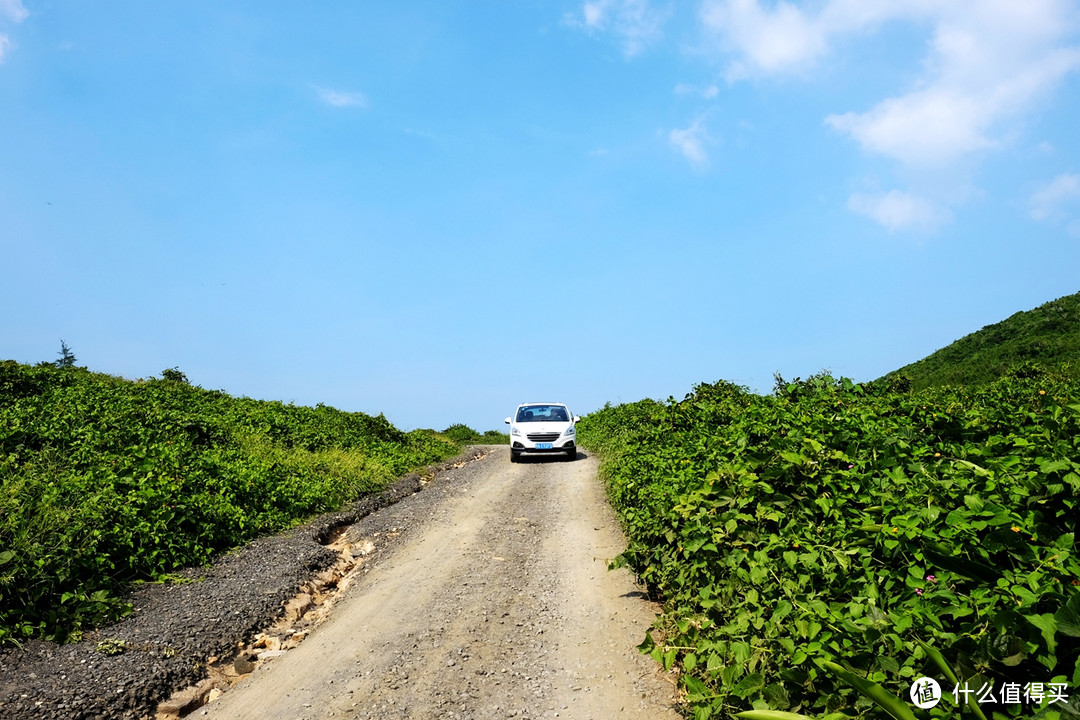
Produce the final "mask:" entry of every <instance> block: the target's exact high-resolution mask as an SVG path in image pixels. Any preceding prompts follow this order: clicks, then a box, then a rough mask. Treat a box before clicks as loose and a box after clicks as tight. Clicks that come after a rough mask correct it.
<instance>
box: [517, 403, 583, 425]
mask: <svg viewBox="0 0 1080 720" xmlns="http://www.w3.org/2000/svg"><path fill="white" fill-rule="evenodd" d="M515 422H519V423H522V422H570V415H569V413H567V412H566V408H565V407H563V406H562V405H523V406H521V407H519V408H518V411H517V420H515Z"/></svg>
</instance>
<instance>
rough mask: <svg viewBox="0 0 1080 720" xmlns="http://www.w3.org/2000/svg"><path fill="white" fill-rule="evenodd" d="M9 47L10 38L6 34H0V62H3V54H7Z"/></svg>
mask: <svg viewBox="0 0 1080 720" xmlns="http://www.w3.org/2000/svg"><path fill="white" fill-rule="evenodd" d="M10 47H11V40H9V39H8V36H7V35H0V62H4V55H6V54H7V51H8V48H10Z"/></svg>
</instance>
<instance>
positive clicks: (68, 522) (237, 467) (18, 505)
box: [0, 361, 475, 642]
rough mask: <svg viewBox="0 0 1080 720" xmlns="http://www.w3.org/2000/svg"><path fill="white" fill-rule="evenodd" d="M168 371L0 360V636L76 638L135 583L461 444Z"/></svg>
mask: <svg viewBox="0 0 1080 720" xmlns="http://www.w3.org/2000/svg"><path fill="white" fill-rule="evenodd" d="M166 375H167V377H169V378H172V379H161V380H157V379H153V380H145V381H130V380H123V379H121V378H116V377H112V376H109V375H104V374H100V373H92V372H88V371H87V370H85V369H80V368H63V369H60V368H55V367H50V366H44V365H41V366H35V367H31V366H26V365H19V364H17V363H15V362H12V361H5V362H0V642H5V641H6V642H10V641H18V640H19V639H20V638H26V637H33V636H45V637H51V638H55V639H57V640H63V639H65V638H68V637H71V636H72V635H73V634H77V633H78V631H79V628H80V627H84V626H88V625H92V624H95V623H98V622H100V621H102V620H107V619H110V618H115V617H117V616H118V615H122V614H123V613H124V612H125V611H126V607H125V605H124V603H123V602H121V601H120V600H119V599H118V598H119V596H120V595H121V593H122V591H123V588H124V587H125V585H126V584H127V583H130V582H131V581H135V580H153V579H158V578H162V577H166V576H167V575H168V574H169V573H170V572H172V571H175V570H177V569H178V568H182V567H186V566H191V565H197V564H199V563H203V562H205V561H206V560H207V559H209V558H210V557H211V556H212V555H213V554H214V553H216V552H219V551H222V550H225V549H228V548H231V547H235V546H238V545H240V544H242V543H244V542H247V541H248V540H250V539H252V538H254V537H257V536H259V535H263V534H267V533H273V532H277V531H279V530H282V529H284V528H287V527H290V526H292V525H295V524H297V523H299V522H301V521H302V520H304V519H305V518H308V517H311V516H313V515H316V514H319V513H323V512H327V511H332V510H337V509H339V508H340V507H342V506H343V505H344V504H346V503H348V502H349V501H351V500H354V499H356V498H358V497H359V496H361V495H364V494H365V493H370V492H373V491H377V490H379V489H380V488H382V487H383V486H385V485H386V484H388V483H389V482H390V481H392V480H394V479H395V478H397V477H399V476H401V475H403V474H405V473H406V472H408V471H410V470H413V469H415V468H418V467H422V466H425V465H427V464H430V463H433V462H437V461H439V460H441V459H444V458H446V457H449V456H451V455H453V454H455V453H456V452H458V451H459V445H458V443H457V442H455V441H454V440H453V439H451V438H447V437H446V436H444V435H442V434H439V433H435V432H434V431H430V430H417V431H413V432H409V433H405V432H402V431H400V430H398V429H397V428H395V427H394V426H393V425H391V424H390V423H389V422H388V421H387V420H386V419H385V418H384V417H382V416H381V415H379V416H377V417H372V416H369V415H365V414H363V413H347V412H342V411H340V410H335V409H334V408H330V407H325V406H322V405H320V406H318V407H314V408H311V407H296V406H294V405H286V404H282V403H280V402H265V401H258V400H251V399H249V398H235V397H231V396H229V395H226V394H225V393H221V392H216V391H211V390H203V389H202V388H198V387H193V386H191V385H189V384H187V382H185V381H183V380H181V379H178V378H183V375H182V374H181V373H179V372H175V373H166ZM465 430H468V428H465ZM470 432H471V431H470ZM474 434H475V433H474Z"/></svg>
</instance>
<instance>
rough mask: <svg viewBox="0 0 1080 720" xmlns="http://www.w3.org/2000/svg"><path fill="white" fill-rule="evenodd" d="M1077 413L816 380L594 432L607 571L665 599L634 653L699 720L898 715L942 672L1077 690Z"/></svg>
mask: <svg viewBox="0 0 1080 720" xmlns="http://www.w3.org/2000/svg"><path fill="white" fill-rule="evenodd" d="M778 385H780V383H778ZM901 387H902V383H901ZM1078 402H1080V382H1077V381H1075V380H1072V379H1061V378H1052V377H1051V376H1048V375H1045V374H1042V375H1040V374H1035V375H1034V376H1031V374H1029V373H1017V374H1014V375H1011V376H1008V377H1005V378H1003V379H1001V380H999V381H997V382H996V383H993V384H991V385H989V386H985V387H982V388H980V389H977V390H965V389H953V388H943V389H935V390H926V391H922V392H919V393H914V394H912V393H910V392H908V391H907V390H906V388H904V389H903V391H898V389H896V388H895V386H894V389H890V387H889V386H888V385H887V384H877V385H875V386H874V387H873V388H864V387H862V386H860V385H857V384H854V383H852V382H850V381H847V380H836V379H833V378H831V377H828V376H827V375H822V376H815V377H814V378H811V379H809V380H807V381H798V382H795V383H784V384H782V386H781V387H778V389H777V393H776V394H775V395H773V396H768V397H763V396H758V395H753V394H750V393H748V392H746V391H745V390H744V389H742V388H739V387H737V386H734V385H731V384H728V383H716V384H713V385H699V386H697V387H696V388H694V392H693V393H692V394H690V395H687V396H686V398H685V399H684V400H682V401H678V402H676V401H674V400H669V401H668V402H666V403H657V402H653V401H648V400H646V401H641V402H639V403H633V404H629V405H620V406H616V407H607V408H605V409H603V410H601V411H599V412H596V413H594V414H592V415H589V416H588V417H586V418H585V419H584V420H583V421H582V423H581V424H580V425H579V437H580V438H581V441H582V443H583V444H584V445H585V446H586V447H588V448H590V449H594V450H596V451H597V452H598V453H599V454H600V456H601V458H602V475H603V477H604V479H605V481H606V483H607V487H608V491H609V495H610V497H611V500H612V502H613V505H614V506H615V507H616V509H617V511H618V512H619V514H620V517H621V520H622V523H623V525H624V527H625V529H626V532H627V535H628V540H629V546H628V547H627V549H626V551H625V552H624V553H623V554H622V555H621V556H620V557H619V559H618V560H617V564H625V565H628V566H629V567H630V568H632V569H633V570H634V571H635V572H636V573H637V574H638V575H639V576H640V577H641V579H642V580H644V581H645V582H647V583H648V586H649V587H650V589H651V591H652V592H653V593H654V595H655V596H656V597H657V598H658V599H660V600H661V601H662V602H663V607H664V613H663V615H662V617H661V619H660V620H659V621H658V622H659V629H660V630H661V637H662V638H663V639H662V641H660V642H656V641H654V640H653V639H652V638H648V639H647V640H646V641H645V643H643V645H642V649H643V650H644V651H646V652H649V653H651V654H652V655H653V656H654V657H655V658H657V659H658V660H659V661H660V662H662V663H663V664H664V666H665V667H668V668H671V667H673V666H677V667H678V668H680V670H681V683H682V686H683V688H684V689H685V690H686V693H687V700H688V702H689V704H690V708H691V711H692V713H693V715H694V717H695V718H708V717H725V716H727V714H728V713H733V712H738V711H749V710H757V711H765V710H771V711H789V712H794V713H808V714H810V715H813V716H815V717H820V716H825V715H828V714H835V715H832V717H836V718H841V717H893V716H894V715H892V714H890V713H889V711H888V710H887V709H886V708H887V706H888V701H887V696H888V695H891V696H893V697H894V698H902V699H903V702H904V703H906V702H907V692H908V688H909V687H910V686H911V683H912V681H913V680H914V679H915V678H916V677H918V676H920V675H922V674H927V675H930V676H936V677H938V678H939V679H941V680H942V685H943V686H945V685H946V684H947V683H946V682H945V677H944V676H943V670H942V668H943V667H946V666H947V667H948V669H949V670H950V672H953V673H955V675H956V676H958V677H959V679H960V680H961V681H967V682H968V683H969V684H970V685H972V686H974V688H976V689H978V688H979V687H980V686H981V684H982V683H984V682H996V683H998V684H999V685H1000V683H1002V682H1005V681H1012V682H1020V683H1026V682H1041V683H1047V682H1058V683H1067V684H1068V685H1069V686H1070V687H1071V688H1072V689H1073V691H1075V689H1076V688H1077V687H1078V686H1080V666H1078V655H1080V639H1078V638H1080V561H1078V559H1077V552H1076V547H1075V544H1074V543H1075V532H1076V518H1077V506H1076V505H1077V503H1076V498H1077V493H1078V492H1080V404H1077V403H1078ZM938 652H940V653H941V656H940V662H938V660H936V659H937V658H938V657H939V656H938V655H937V653H938ZM852 672H853V673H854V675H852V674H851V673H852ZM852 678H855V680H853V679H852ZM875 688H876V690H875ZM951 689H952V685H949V688H948V690H949V691H951ZM864 691H872V692H870V693H869V694H867V693H866V692H864ZM875 693H877V695H876V697H877V698H878V699H877V700H875V699H871V695H874V694H875ZM882 693H883V694H882ZM881 698H886V699H884V700H882V699H881ZM946 698H947V700H948V702H943V703H942V704H941V705H939V706H938V707H937V708H935V709H934V710H932V711H931V712H930V715H931V716H935V717H952V716H953V715H952V713H954V712H955V710H956V708H955V707H952V706H951V698H952V696H951V695H946ZM1074 704H1075V701H1074ZM908 707H909V708H910V707H911V706H910V705H909V706H908ZM997 707H999V708H1002V709H1003V708H1004V707H1005V706H997ZM1061 708H1062V706H1061V705H1060V704H1057V705H1055V706H1054V707H1052V708H1049V709H1046V710H1043V711H1042V717H1046V718H1054V717H1057V716H1058V714H1057V713H1059V711H1060V709H1061ZM1035 710H1036V708H1035V707H1033V706H1030V705H1027V706H1025V705H1017V706H1015V707H1013V708H1012V714H1013V715H1016V714H1017V713H1021V714H1024V715H1026V716H1030V715H1033V714H1035Z"/></svg>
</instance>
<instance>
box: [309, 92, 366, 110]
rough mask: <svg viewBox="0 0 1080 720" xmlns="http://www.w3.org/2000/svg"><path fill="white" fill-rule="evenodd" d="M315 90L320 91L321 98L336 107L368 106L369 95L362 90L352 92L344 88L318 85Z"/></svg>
mask: <svg viewBox="0 0 1080 720" xmlns="http://www.w3.org/2000/svg"><path fill="white" fill-rule="evenodd" d="M315 92H316V93H318V96H319V100H321V101H322V102H324V103H325V104H327V105H329V106H331V107H336V108H347V107H356V108H366V107H367V106H368V100H367V96H366V95H364V93H361V92H350V91H344V90H332V89H330V88H324V87H316V88H315Z"/></svg>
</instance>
